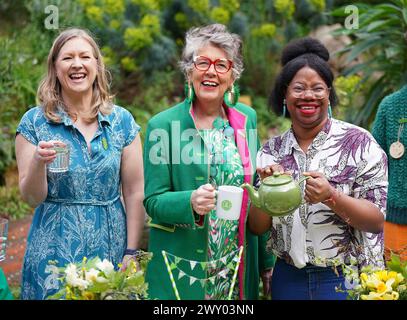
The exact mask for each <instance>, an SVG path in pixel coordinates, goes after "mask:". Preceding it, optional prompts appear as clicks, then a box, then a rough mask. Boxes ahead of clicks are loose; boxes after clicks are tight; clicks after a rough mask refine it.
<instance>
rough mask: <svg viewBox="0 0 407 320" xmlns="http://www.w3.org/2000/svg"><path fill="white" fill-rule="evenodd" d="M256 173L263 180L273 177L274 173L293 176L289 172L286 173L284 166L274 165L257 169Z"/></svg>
mask: <svg viewBox="0 0 407 320" xmlns="http://www.w3.org/2000/svg"><path fill="white" fill-rule="evenodd" d="M256 171H257V174H258V175H259V176H260V179H261V180H263V179H265V178H267V177H269V176H272V175H273V173H274V172H280V173H281V174H291V173H290V172H288V171H287V172H286V171H284V168H283V166H282V165H280V164H272V165H271V166H265V167H264V168H257V169H256Z"/></svg>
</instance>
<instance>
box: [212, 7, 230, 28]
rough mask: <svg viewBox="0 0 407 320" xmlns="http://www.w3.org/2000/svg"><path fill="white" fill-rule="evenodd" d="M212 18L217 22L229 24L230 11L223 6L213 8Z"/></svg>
mask: <svg viewBox="0 0 407 320" xmlns="http://www.w3.org/2000/svg"><path fill="white" fill-rule="evenodd" d="M210 15H211V19H212V20H213V21H215V22H219V23H223V24H227V23H228V22H229V20H230V13H229V11H227V10H225V9H223V8H221V7H215V8H213V9H212V10H211V14H210Z"/></svg>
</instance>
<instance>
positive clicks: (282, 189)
mask: <svg viewBox="0 0 407 320" xmlns="http://www.w3.org/2000/svg"><path fill="white" fill-rule="evenodd" d="M308 178H309V177H303V178H301V179H300V180H299V181H298V182H296V181H295V180H294V179H293V178H292V176H290V175H287V174H281V173H279V172H274V173H273V175H272V176H269V177H267V178H265V179H263V180H262V181H261V185H260V187H259V189H258V191H256V190H255V189H254V188H253V186H251V185H250V184H248V183H244V184H242V185H241V187H242V188H243V189H246V190H247V191H248V192H249V197H250V200H251V201H252V203H253V204H254V206H255V207H257V208H260V209H262V210H263V211H264V212H266V213H267V214H268V215H270V216H272V217H281V216H285V215H288V214H291V213H293V212H294V211H295V210H296V209H297V208H298V207H299V206H300V205H301V202H302V196H301V189H300V185H299V184H300V183H302V182H304V181H305V180H306V179H308Z"/></svg>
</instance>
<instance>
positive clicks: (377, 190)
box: [353, 133, 388, 215]
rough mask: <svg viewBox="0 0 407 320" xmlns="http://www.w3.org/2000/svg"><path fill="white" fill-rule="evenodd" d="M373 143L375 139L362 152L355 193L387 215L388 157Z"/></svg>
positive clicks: (357, 196)
mask: <svg viewBox="0 0 407 320" xmlns="http://www.w3.org/2000/svg"><path fill="white" fill-rule="evenodd" d="M367 134H368V135H369V136H370V134H369V133H367ZM370 139H372V138H370ZM372 142H373V139H372V141H371V142H370V143H368V146H367V147H366V148H362V150H365V151H362V155H361V159H360V161H359V162H358V171H357V172H358V174H357V176H356V180H355V184H354V188H353V193H354V197H355V198H360V199H366V200H368V201H370V202H372V203H373V204H375V205H376V206H377V207H378V208H379V210H380V211H381V212H382V213H383V215H385V213H386V202H387V187H388V172H387V156H386V153H385V152H384V151H383V150H382V149H381V148H380V146H379V145H378V144H376V143H372Z"/></svg>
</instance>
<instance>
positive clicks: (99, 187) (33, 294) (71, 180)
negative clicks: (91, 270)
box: [17, 106, 140, 299]
mask: <svg viewBox="0 0 407 320" xmlns="http://www.w3.org/2000/svg"><path fill="white" fill-rule="evenodd" d="M61 119H62V122H61V123H55V122H52V121H49V120H47V119H46V118H45V116H44V113H43V110H42V108H40V107H35V108H33V109H31V110H29V111H27V112H26V114H25V115H24V116H23V118H22V120H21V122H20V124H19V126H18V128H17V133H19V134H21V135H22V136H23V137H24V138H25V139H27V140H28V141H29V142H31V143H32V144H34V145H37V144H38V142H39V141H41V140H44V141H48V140H60V141H63V142H64V143H66V144H68V146H69V148H70V164H69V171H67V172H64V173H51V172H49V171H48V172H47V179H48V195H47V198H46V200H45V201H44V202H43V203H41V204H40V205H39V206H38V207H37V208H36V210H35V214H34V218H33V222H32V225H31V229H30V233H29V235H28V241H27V249H26V253H25V258H24V265H23V271H22V274H23V276H22V288H21V298H22V299H45V298H46V297H47V296H49V295H52V294H54V293H55V292H56V291H57V290H58V289H59V282H58V279H57V278H56V277H57V276H56V275H55V274H53V273H52V272H51V269H52V265H50V263H49V262H50V261H53V262H54V263H56V266H58V267H61V266H65V265H66V264H68V263H71V262H80V261H82V259H83V257H88V258H92V257H95V256H99V257H100V258H101V259H104V258H106V259H108V260H110V261H111V262H112V263H113V264H114V265H117V264H118V263H119V262H120V261H121V259H122V255H123V252H124V250H125V247H126V241H127V239H126V216H125V210H124V207H123V204H122V202H121V200H120V187H121V180H120V164H121V156H122V152H123V148H124V147H126V146H127V145H129V144H130V143H131V142H132V141H133V140H134V138H135V137H136V135H137V133H138V132H139V130H140V127H139V126H138V125H137V124H136V122H135V121H134V119H133V117H132V115H131V114H130V112H128V111H127V110H125V109H124V108H121V107H118V106H114V108H113V111H112V113H111V114H110V115H102V114H101V113H99V115H98V129H97V131H96V134H95V136H94V137H93V139H92V140H91V142H90V150H89V149H88V147H87V144H86V141H85V138H84V137H83V136H82V134H81V133H80V132H79V130H78V129H77V128H76V127H75V125H74V123H73V122H72V120H71V119H70V118H69V117H68V116H67V114H65V113H61Z"/></svg>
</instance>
